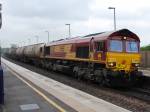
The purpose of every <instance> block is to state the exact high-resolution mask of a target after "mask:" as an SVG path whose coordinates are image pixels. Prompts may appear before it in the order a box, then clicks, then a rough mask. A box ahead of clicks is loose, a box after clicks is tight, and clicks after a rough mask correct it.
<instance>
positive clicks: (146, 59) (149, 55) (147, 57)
mask: <svg viewBox="0 0 150 112" xmlns="http://www.w3.org/2000/svg"><path fill="white" fill-rule="evenodd" d="M141 66H142V67H150V51H141Z"/></svg>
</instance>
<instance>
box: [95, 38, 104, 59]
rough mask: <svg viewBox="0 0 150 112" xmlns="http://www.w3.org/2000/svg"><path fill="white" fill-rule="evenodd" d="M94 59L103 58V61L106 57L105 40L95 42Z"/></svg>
mask: <svg viewBox="0 0 150 112" xmlns="http://www.w3.org/2000/svg"><path fill="white" fill-rule="evenodd" d="M94 59H96V60H102V61H103V60H105V59H106V48H105V41H97V42H95V55H94Z"/></svg>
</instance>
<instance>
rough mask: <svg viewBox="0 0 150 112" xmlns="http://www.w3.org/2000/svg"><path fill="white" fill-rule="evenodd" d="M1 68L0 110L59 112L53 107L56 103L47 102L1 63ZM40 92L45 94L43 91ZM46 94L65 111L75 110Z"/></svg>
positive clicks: (6, 111) (0, 111)
mask: <svg viewBox="0 0 150 112" xmlns="http://www.w3.org/2000/svg"><path fill="white" fill-rule="evenodd" d="M3 70H4V91H5V104H4V106H1V110H0V112H60V110H59V109H58V108H56V107H55V106H56V105H55V106H54V105H53V104H50V103H49V102H47V101H46V100H45V99H44V98H43V97H42V96H41V95H39V94H38V93H37V92H35V91H34V90H33V89H32V88H31V87H29V86H28V85H27V84H25V83H24V82H23V81H22V80H20V79H19V78H18V77H16V76H15V75H14V73H13V72H11V71H10V70H9V69H8V68H7V67H6V66H5V65H3ZM41 91H42V90H41ZM42 93H44V94H47V93H46V92H44V91H42ZM47 96H48V97H49V98H51V99H53V101H55V102H57V103H58V104H59V105H62V108H64V109H65V110H66V111H67V112H76V111H75V110H74V109H72V108H70V107H69V106H67V105H66V104H64V103H62V102H61V101H59V100H57V99H56V98H55V97H53V96H51V95H48V94H47ZM62 111H63V110H62Z"/></svg>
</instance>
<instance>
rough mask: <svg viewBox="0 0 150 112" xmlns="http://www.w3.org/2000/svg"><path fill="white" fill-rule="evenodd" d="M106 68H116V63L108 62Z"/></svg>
mask: <svg viewBox="0 0 150 112" xmlns="http://www.w3.org/2000/svg"><path fill="white" fill-rule="evenodd" d="M108 66H109V67H114V66H116V62H108Z"/></svg>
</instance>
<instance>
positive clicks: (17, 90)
mask: <svg viewBox="0 0 150 112" xmlns="http://www.w3.org/2000/svg"><path fill="white" fill-rule="evenodd" d="M2 63H3V69H4V81H5V85H4V87H5V105H4V106H3V112H24V111H25V112H130V111H129V110H126V109H124V108H122V107H119V106H116V105H114V104H112V103H109V102H106V101H104V100H102V99H99V98H97V97H94V96H92V95H90V94H87V93H85V92H82V91H80V90H77V89H74V88H72V87H69V86H67V85H64V84H62V83H60V82H57V81H55V80H53V79H50V78H47V77H45V76H42V75H40V74H38V73H35V72H32V71H30V70H28V69H25V68H23V67H21V66H19V65H16V64H14V63H12V62H9V61H7V60H6V59H3V58H2Z"/></svg>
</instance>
